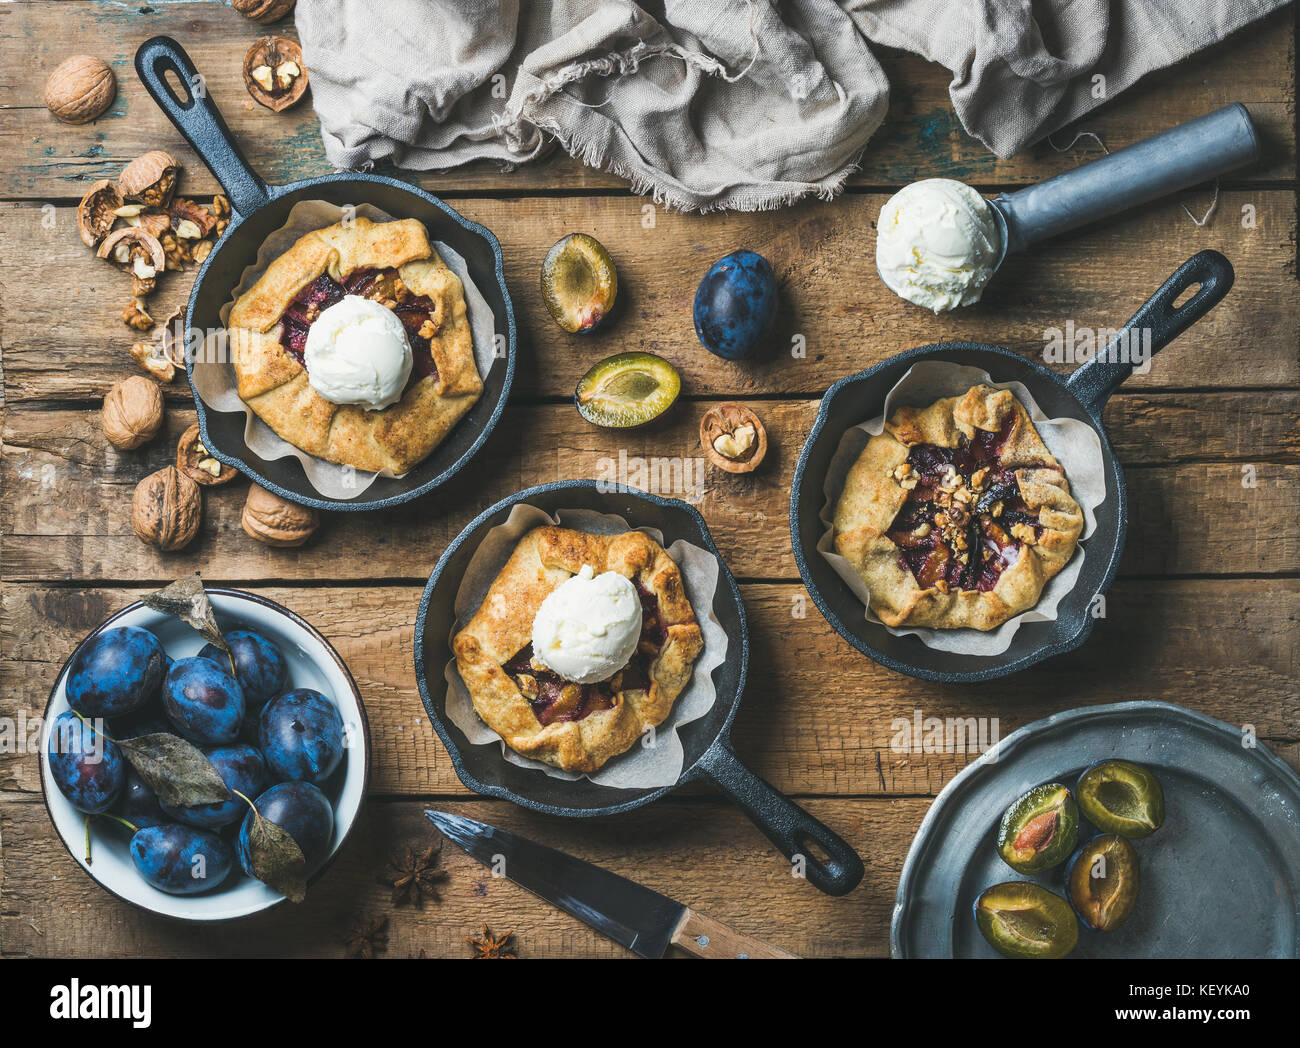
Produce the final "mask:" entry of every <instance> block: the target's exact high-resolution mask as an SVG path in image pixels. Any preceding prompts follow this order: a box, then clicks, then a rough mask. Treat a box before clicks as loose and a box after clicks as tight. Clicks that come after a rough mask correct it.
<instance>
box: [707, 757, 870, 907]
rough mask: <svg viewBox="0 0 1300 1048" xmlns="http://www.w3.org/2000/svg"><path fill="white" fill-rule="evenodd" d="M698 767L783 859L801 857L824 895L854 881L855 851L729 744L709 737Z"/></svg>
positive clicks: (857, 870) (858, 868)
mask: <svg viewBox="0 0 1300 1048" xmlns="http://www.w3.org/2000/svg"><path fill="white" fill-rule="evenodd" d="M698 768H699V770H700V771H701V772H702V773H703V774H704V775H705V776H706V777H708V778H709V779H711V780H712V781H713V782H714V783H716V784H717V785H718V786H719V787H720V788H721V789H722V790H723V791H724V792H725V793H726V794H728V795H729V796H730V797H731V799H732V800H734V801H735V802H736V803H737V804H739V805H740V807H741V808H743V809H744V811H745V814H746V815H748V816H749V817H750V818H751V819H753V820H754V823H755V825H757V826H758V828H759V829H760V830H762V831H763V832H764V833H765V834H767V837H768V839H769V840H770V841H771V842H772V843H773V844H775V845H776V846H777V847H778V848H779V849H780V850H781V852H782V854H784V855H785V857H786V858H787V859H789V860H790V861H791V862H794V861H796V858H798V859H799V860H801V861H802V863H803V868H804V874H805V876H806V877H807V878H808V880H809V881H810V882H811V883H812V885H813V886H814V887H816V888H819V889H821V890H822V891H824V892H825V893H826V894H827V895H847V894H848V893H849V892H851V891H852V890H853V889H854V888H856V887H857V886H858V882H859V881H860V880H862V860H861V859H860V858H858V853H857V852H855V851H854V850H853V849H852V848H850V847H849V845H848V844H847V842H845V841H844V840H843V839H842V838H840V837H839V836H838V835H836V834H835V833H833V832H832V831H831V830H830V829H829V828H827V827H826V826H825V825H824V824H822V823H820V822H818V821H817V820H816V819H814V818H813V817H812V816H811V815H809V814H808V813H807V812H806V811H804V810H803V809H802V808H800V807H799V806H798V805H797V804H794V803H793V802H791V801H790V800H788V799H787V798H786V797H785V796H783V795H782V794H781V793H780V792H779V791H778V790H777V789H776V788H775V787H774V786H772V784H771V783H769V782H767V781H766V780H764V779H761V778H759V776H757V775H755V774H754V773H753V772H752V771H750V770H749V769H748V768H747V767H745V765H743V764H742V763H741V762H740V759H739V758H738V757H737V756H736V755H735V753H733V752H732V750H731V747H730V746H727V745H726V744H724V743H722V742H715V743H714V744H713V745H712V746H711V747H709V750H708V752H707V753H705V754H704V756H703V757H701V758H700V763H699V765H698ZM810 844H814V845H816V846H817V847H818V848H819V849H820V850H821V851H823V852H824V853H825V854H826V856H827V861H826V862H822V861H821V860H819V859H818V858H817V857H816V856H814V855H812V854H811V853H810V850H809V847H808V846H809V845H810Z"/></svg>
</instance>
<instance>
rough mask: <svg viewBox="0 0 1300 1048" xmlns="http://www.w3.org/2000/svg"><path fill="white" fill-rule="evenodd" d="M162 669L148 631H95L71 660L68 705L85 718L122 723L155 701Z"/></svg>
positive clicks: (162, 658) (159, 654)
mask: <svg viewBox="0 0 1300 1048" xmlns="http://www.w3.org/2000/svg"><path fill="white" fill-rule="evenodd" d="M166 669H167V654H166V652H164V651H163V648H162V645H161V644H160V643H159V642H158V638H157V637H155V636H154V635H153V634H152V633H150V632H149V631H148V630H145V629H141V628H140V627H139V626H115V627H114V628H112V629H106V630H101V631H100V632H99V633H96V634H95V635H94V636H93V637H91V638H89V639H88V640H87V641H86V642H85V643H84V644H83V645H82V646H81V647H80V648H78V649H77V653H76V654H75V655H73V657H72V665H71V666H69V667H68V683H67V688H66V690H67V696H68V705H69V706H71V707H72V708H73V709H74V710H76V711H77V712H78V713H81V714H84V715H85V716H87V717H125V716H126V715H127V714H130V713H134V712H135V711H136V710H138V709H140V708H141V707H143V706H146V705H148V704H149V703H150V702H153V701H154V700H155V699H157V698H158V692H159V689H160V688H161V686H162V682H163V676H164V674H165V673H166Z"/></svg>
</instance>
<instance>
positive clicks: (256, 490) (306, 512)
mask: <svg viewBox="0 0 1300 1048" xmlns="http://www.w3.org/2000/svg"><path fill="white" fill-rule="evenodd" d="M240 523H241V524H242V525H243V526H244V531H245V532H247V534H248V535H249V536H251V537H252V538H255V539H257V541H258V542H262V543H265V544H266V545H268V546H301V545H302V544H303V543H304V542H306V541H307V540H308V539H309V538H311V537H312V534H313V533H314V532H315V531H316V529H317V528H318V527H319V526H320V514H319V513H317V512H316V511H315V510H314V509H312V508H311V507H310V506H299V505H298V504H297V503H295V502H288V501H286V500H285V499H282V498H280V496H279V495H273V494H271V492H269V491H267V490H266V488H264V487H262V486H260V485H258V484H253V485H251V486H250V487H249V489H248V499H247V500H246V501H245V502H244V515H243V517H242V519H241V520H240Z"/></svg>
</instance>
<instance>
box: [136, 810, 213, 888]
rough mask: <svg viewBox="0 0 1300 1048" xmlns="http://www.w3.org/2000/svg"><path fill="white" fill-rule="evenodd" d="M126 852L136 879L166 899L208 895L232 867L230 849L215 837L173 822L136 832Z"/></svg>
mask: <svg viewBox="0 0 1300 1048" xmlns="http://www.w3.org/2000/svg"><path fill="white" fill-rule="evenodd" d="M129 850H130V852H131V861H132V862H133V863H135V868H136V870H137V871H138V872H139V874H140V876H141V877H143V878H144V879H145V880H146V881H148V882H149V884H151V885H153V886H154V887H155V888H157V889H158V890H159V891H162V892H167V893H168V894H169V895H197V894H198V893H199V892H205V891H210V890H211V889H213V888H216V887H218V886H219V885H220V884H221V883H222V882H223V881H224V880H225V879H226V878H227V877H229V876H230V871H231V870H232V869H234V865H235V856H234V851H233V849H232V848H231V847H230V845H229V844H227V843H226V842H225V841H223V840H222V839H221V838H220V837H218V836H217V835H216V834H215V833H210V832H208V831H207V830H198V829H195V828H194V827H193V826H181V825H180V824H178V823H174V822H169V823H165V824H164V825H162V826H146V827H144V828H142V829H140V830H138V831H136V834H135V836H134V837H132V838H131V844H130V846H129Z"/></svg>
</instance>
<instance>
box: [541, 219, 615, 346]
mask: <svg viewBox="0 0 1300 1048" xmlns="http://www.w3.org/2000/svg"><path fill="white" fill-rule="evenodd" d="M617 297H618V271H617V270H616V269H615V268H614V260H613V259H612V258H610V257H609V252H608V251H606V250H605V248H604V246H603V245H602V244H601V243H600V241H599V240H597V239H596V238H595V237H593V236H588V235H587V234H586V233H570V234H569V235H568V236H566V237H561V238H560V239H559V240H557V241H556V242H555V244H553V245H552V246H551V249H550V250H549V251H548V252H546V258H545V259H543V260H542V299H543V301H545V303H546V308H547V309H548V310H549V311H550V314H551V316H552V317H554V318H555V322H556V323H557V324H559V325H560V327H562V328H564V330H565V331H568V332H570V333H571V334H576V335H588V334H590V333H591V332H593V331H595V330H597V329H598V328H600V327H601V326H602V325H603V324H604V323H605V322H606V321H607V320H608V319H609V316H610V314H611V313H612V312H613V310H614V302H615V300H616V299H617Z"/></svg>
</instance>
